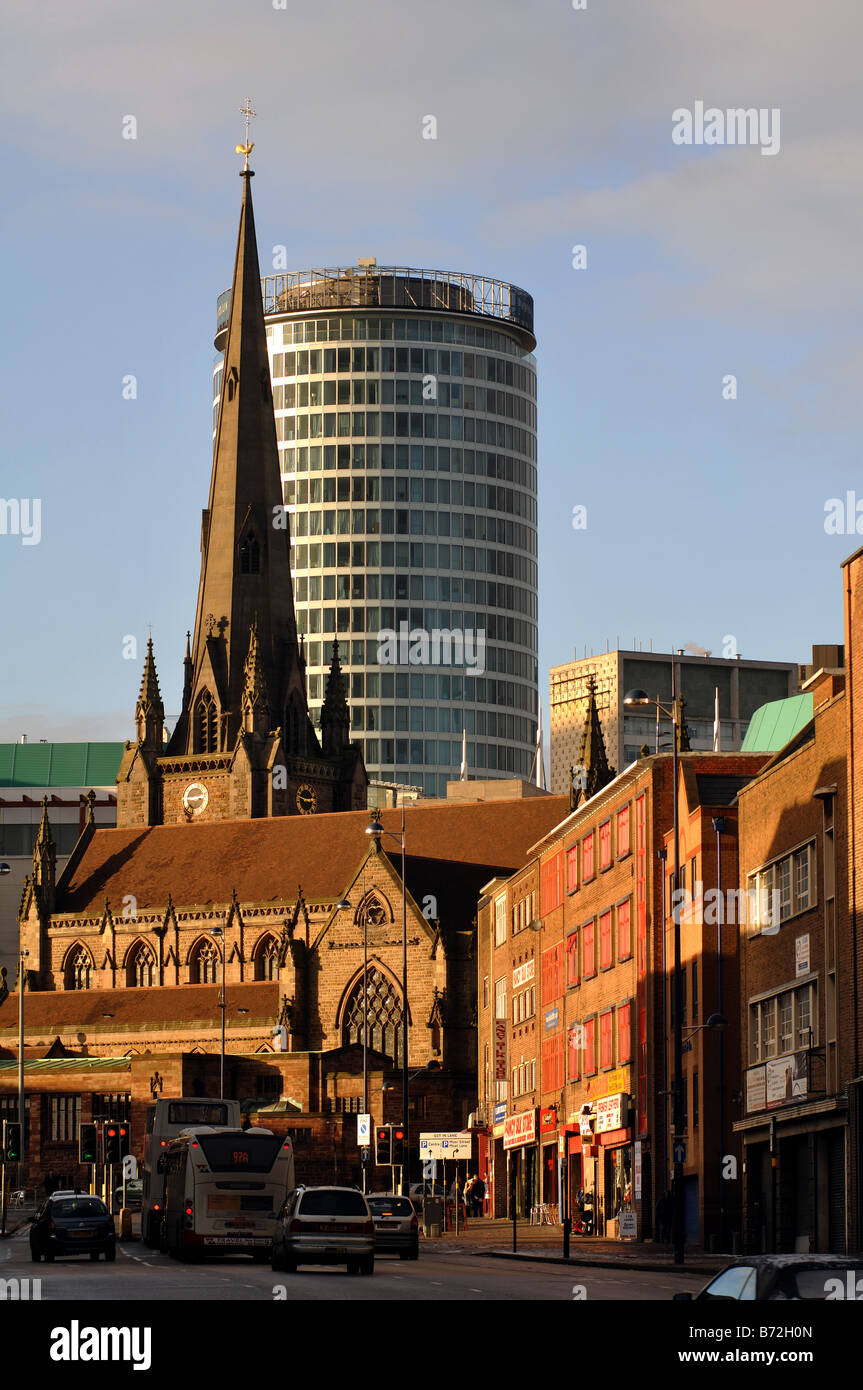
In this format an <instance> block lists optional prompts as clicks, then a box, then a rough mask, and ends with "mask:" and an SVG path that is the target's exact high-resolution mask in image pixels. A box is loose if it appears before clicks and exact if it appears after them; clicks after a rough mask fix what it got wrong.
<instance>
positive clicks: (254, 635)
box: [243, 622, 270, 734]
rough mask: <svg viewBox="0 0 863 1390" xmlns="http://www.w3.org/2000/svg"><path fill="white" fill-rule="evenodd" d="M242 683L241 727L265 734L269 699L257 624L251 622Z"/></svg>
mask: <svg viewBox="0 0 863 1390" xmlns="http://www.w3.org/2000/svg"><path fill="white" fill-rule="evenodd" d="M244 671H245V682H244V685H243V728H244V729H245V731H246V733H249V734H265V733H267V731H268V729H269V727H270V700H269V695H268V693H267V678H266V676H265V674H264V665H263V662H262V661H261V649H260V647H259V645H258V626H257V623H256V622H254V623H252V627H251V631H250V633H249V651H248V655H247V656H246V664H245V668H244Z"/></svg>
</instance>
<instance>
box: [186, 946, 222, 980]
mask: <svg viewBox="0 0 863 1390" xmlns="http://www.w3.org/2000/svg"><path fill="white" fill-rule="evenodd" d="M221 961H222V957H221V956H220V955H219V952H218V950H217V948H216V946H215V945H214V944H213V942H212V941H208V940H202V941H199V942H198V944H197V946H196V947H195V949H194V950H193V952H192V959H191V961H190V967H191V968H190V971H189V978H190V980H191V982H192V984H193V985H214V984H215V983H216V977H217V972H218V968H219V966H220V965H221Z"/></svg>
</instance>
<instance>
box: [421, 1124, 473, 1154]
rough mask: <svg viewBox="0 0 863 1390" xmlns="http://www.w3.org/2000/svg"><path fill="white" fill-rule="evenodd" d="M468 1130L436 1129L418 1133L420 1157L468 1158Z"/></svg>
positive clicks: (469, 1152)
mask: <svg viewBox="0 0 863 1390" xmlns="http://www.w3.org/2000/svg"><path fill="white" fill-rule="evenodd" d="M470 1156H471V1135H470V1130H462V1131H461V1132H459V1131H458V1130H453V1131H446V1130H443V1131H438V1132H436V1133H433V1134H421V1135H420V1158H422V1159H429V1158H443V1159H458V1158H470Z"/></svg>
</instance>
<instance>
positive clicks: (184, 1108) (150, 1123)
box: [141, 1096, 240, 1250]
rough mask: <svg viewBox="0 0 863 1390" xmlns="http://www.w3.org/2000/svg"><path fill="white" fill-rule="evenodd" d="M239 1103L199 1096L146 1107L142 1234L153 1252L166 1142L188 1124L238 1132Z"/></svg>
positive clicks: (156, 1241)
mask: <svg viewBox="0 0 863 1390" xmlns="http://www.w3.org/2000/svg"><path fill="white" fill-rule="evenodd" d="M239 1124H240V1102H239V1101H238V1100H205V1099H203V1098H202V1097H200V1096H171V1097H166V1098H165V1099H163V1100H157V1101H156V1102H155V1103H154V1104H153V1105H149V1106H148V1107H147V1123H146V1131H145V1134H144V1157H143V1161H142V1164H141V1178H142V1182H143V1187H142V1189H141V1235H142V1237H143V1240H144V1244H145V1245H149V1246H150V1249H151V1250H154V1249H155V1248H156V1246H158V1244H159V1228H160V1226H161V1224H162V1208H163V1206H164V1204H165V1175H164V1173H160V1172H159V1171H158V1161H159V1157H160V1155H161V1154H163V1153H165V1151H166V1149H167V1147H168V1144H169V1142H170V1141H171V1140H172V1139H173V1138H175V1137H176V1135H178V1134H180V1133H181V1132H182V1131H183V1130H184V1129H188V1128H189V1127H190V1125H221V1126H222V1127H223V1128H226V1129H238V1128H239Z"/></svg>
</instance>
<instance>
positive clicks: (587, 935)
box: [581, 922, 596, 980]
mask: <svg viewBox="0 0 863 1390" xmlns="http://www.w3.org/2000/svg"><path fill="white" fill-rule="evenodd" d="M593 926H594V924H593V922H587V923H586V924H585V925H584V926H583V927H582V929H581V935H582V940H583V942H584V947H583V951H584V978H585V979H586V980H589V979H590V977H591V976H592V975H595V974H596V958H595V953H594V947H593Z"/></svg>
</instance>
